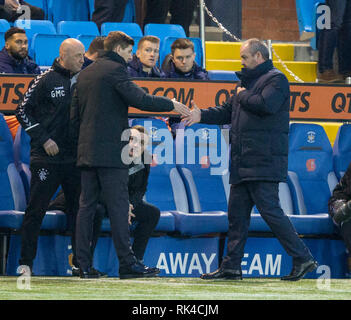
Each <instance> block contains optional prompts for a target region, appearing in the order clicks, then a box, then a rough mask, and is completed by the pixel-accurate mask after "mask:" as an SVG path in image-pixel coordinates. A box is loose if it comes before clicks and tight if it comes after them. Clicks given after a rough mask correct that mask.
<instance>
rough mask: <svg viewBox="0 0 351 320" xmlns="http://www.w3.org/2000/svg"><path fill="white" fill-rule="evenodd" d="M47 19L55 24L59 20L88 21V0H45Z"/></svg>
mask: <svg viewBox="0 0 351 320" xmlns="http://www.w3.org/2000/svg"><path fill="white" fill-rule="evenodd" d="M47 1H48V19H49V20H51V21H52V22H53V23H54V25H55V26H56V25H57V24H58V23H59V22H60V21H89V20H90V3H89V0H70V1H67V0H47Z"/></svg>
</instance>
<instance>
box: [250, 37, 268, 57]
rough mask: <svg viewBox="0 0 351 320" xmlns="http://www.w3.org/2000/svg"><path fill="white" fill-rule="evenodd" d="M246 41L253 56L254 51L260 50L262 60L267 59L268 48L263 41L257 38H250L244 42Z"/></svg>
mask: <svg viewBox="0 0 351 320" xmlns="http://www.w3.org/2000/svg"><path fill="white" fill-rule="evenodd" d="M244 43H245V44H246V43H247V45H248V48H249V52H250V54H251V55H252V56H253V55H254V54H255V53H257V52H260V53H261V55H262V57H263V59H264V60H268V59H269V50H268V47H267V46H266V44H265V43H263V42H262V41H260V40H259V39H256V38H252V39H249V40H246V41H245V42H244Z"/></svg>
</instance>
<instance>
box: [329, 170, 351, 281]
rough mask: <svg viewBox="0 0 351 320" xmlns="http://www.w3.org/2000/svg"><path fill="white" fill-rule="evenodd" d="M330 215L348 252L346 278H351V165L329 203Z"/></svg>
mask: <svg viewBox="0 0 351 320" xmlns="http://www.w3.org/2000/svg"><path fill="white" fill-rule="evenodd" d="M328 208H329V214H330V216H331V217H332V219H333V221H334V223H335V224H336V225H337V226H338V227H339V230H340V234H341V236H342V238H343V240H344V242H345V246H346V249H347V252H348V257H347V267H348V271H347V274H346V276H347V277H349V278H351V163H350V164H349V167H348V168H347V171H346V172H345V174H344V176H343V177H342V178H341V180H340V182H339V183H338V184H337V185H336V187H335V189H334V191H333V194H332V196H331V198H330V199H329V202H328Z"/></svg>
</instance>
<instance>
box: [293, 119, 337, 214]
mask: <svg viewBox="0 0 351 320" xmlns="http://www.w3.org/2000/svg"><path fill="white" fill-rule="evenodd" d="M288 170H289V171H288V178H289V180H288V181H289V186H290V190H291V191H292V197H293V201H294V207H295V210H296V213H297V214H316V213H327V212H328V200H329V197H330V196H331V193H332V191H333V190H334V188H335V186H336V184H337V178H336V176H335V173H334V169H333V151H332V147H331V145H330V142H329V139H328V136H327V134H326V133H325V131H324V129H323V127H322V126H320V125H317V124H307V123H293V124H291V126H290V135H289V163H288Z"/></svg>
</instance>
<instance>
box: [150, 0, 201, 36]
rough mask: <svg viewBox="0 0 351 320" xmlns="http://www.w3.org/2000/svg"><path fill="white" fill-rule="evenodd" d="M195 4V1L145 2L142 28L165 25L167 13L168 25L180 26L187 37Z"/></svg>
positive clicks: (159, 0)
mask: <svg viewBox="0 0 351 320" xmlns="http://www.w3.org/2000/svg"><path fill="white" fill-rule="evenodd" d="M196 3H197V1H196V0H147V10H146V15H145V18H144V26H145V25H146V24H148V23H165V21H166V18H167V14H168V11H169V12H170V14H171V21H170V23H171V24H180V25H181V26H182V27H183V28H184V30H185V33H186V35H187V36H189V27H190V24H191V21H192V19H193V16H194V9H195V6H196Z"/></svg>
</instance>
